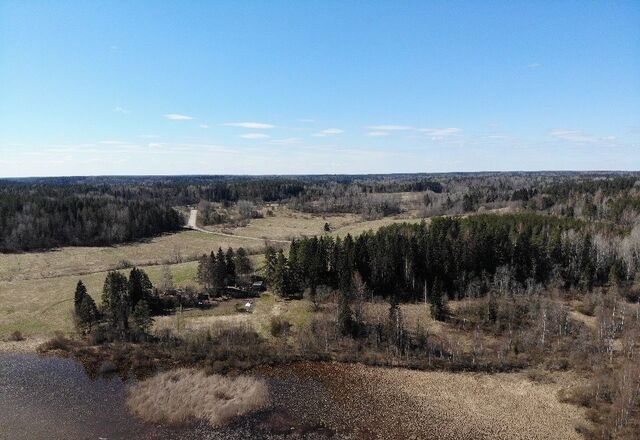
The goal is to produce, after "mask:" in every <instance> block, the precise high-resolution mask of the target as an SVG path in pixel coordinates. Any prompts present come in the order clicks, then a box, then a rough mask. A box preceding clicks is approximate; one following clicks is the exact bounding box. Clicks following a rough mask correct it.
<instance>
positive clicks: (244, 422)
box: [0, 353, 341, 440]
mask: <svg viewBox="0 0 640 440" xmlns="http://www.w3.org/2000/svg"><path fill="white" fill-rule="evenodd" d="M285 370H286V368H285ZM276 376H277V375H276ZM264 378H265V380H267V381H268V383H269V387H270V389H271V393H272V407H271V408H270V409H269V410H268V411H264V412H262V413H257V414H253V415H251V416H246V417H242V418H239V419H237V420H236V421H235V422H234V423H232V424H231V425H229V426H226V427H223V428H218V429H214V428H211V427H210V426H209V425H207V424H206V423H204V422H201V423H197V424H191V425H189V426H181V427H167V426H159V425H153V424H148V423H143V422H141V421H139V420H137V419H135V418H134V417H132V416H131V415H130V414H128V412H127V409H126V405H125V398H126V389H127V385H128V384H127V383H126V382H124V381H123V380H121V379H120V378H119V377H118V376H115V375H114V376H112V377H98V378H95V379H93V378H90V377H89V376H88V375H87V374H86V372H85V370H84V368H83V367H82V364H80V363H79V362H77V361H75V360H73V359H67V358H58V357H50V356H39V355H36V354H7V353H0V440H5V439H7V440H9V439H10V440H23V439H24V440H40V439H43V440H44V439H46V440H56V439H65V440H67V439H81V440H82V439H104V440H111V439H142V440H144V439H159V440H173V439H181V440H182V439H184V440H189V439H198V440H202V439H207V440H240V439H242V440H245V439H283V438H290V437H292V436H293V437H295V438H305V439H310V440H316V439H321V440H322V439H327V438H334V439H335V438H340V437H341V436H336V435H335V433H332V432H330V431H328V430H327V429H326V428H324V427H322V426H321V424H320V423H319V422H320V421H319V420H318V419H317V417H315V415H317V414H324V413H326V412H327V411H328V408H325V407H326V406H327V405H328V402H329V401H330V399H327V398H326V396H325V390H324V388H323V387H321V386H320V385H319V384H318V383H317V382H315V381H309V380H299V379H295V378H291V377H287V378H278V377H264ZM320 408H322V410H320Z"/></svg>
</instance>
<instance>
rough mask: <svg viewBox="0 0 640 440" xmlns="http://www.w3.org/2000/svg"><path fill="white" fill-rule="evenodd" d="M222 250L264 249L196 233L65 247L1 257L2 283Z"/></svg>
mask: <svg viewBox="0 0 640 440" xmlns="http://www.w3.org/2000/svg"><path fill="white" fill-rule="evenodd" d="M218 247H222V248H223V249H226V248H227V247H233V248H234V249H236V248H238V247H244V248H245V249H247V250H257V249H261V248H263V247H264V245H263V244H262V243H260V242H259V241H255V240H246V239H242V238H239V237H222V236H218V235H213V234H207V233H203V232H197V231H184V232H178V233H176V234H167V235H163V236H160V237H156V238H153V239H151V240H149V241H145V242H138V243H128V244H123V245H118V246H109V247H64V248H60V249H54V250H51V251H46V252H26V253H22V254H0V281H20V280H27V279H40V278H52V277H59V276H65V275H77V274H87V273H94V272H103V271H107V270H110V269H115V268H118V267H119V266H120V265H121V264H122V263H123V262H128V263H130V264H134V265H137V266H148V265H160V264H164V263H177V262H180V260H181V259H182V260H185V259H189V258H190V257H193V256H199V255H202V254H203V253H209V252H211V251H212V250H216V249H218Z"/></svg>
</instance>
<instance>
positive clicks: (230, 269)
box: [225, 248, 236, 286]
mask: <svg viewBox="0 0 640 440" xmlns="http://www.w3.org/2000/svg"><path fill="white" fill-rule="evenodd" d="M235 258H236V257H235V253H234V252H233V249H232V248H228V249H227V255H226V256H225V265H226V277H225V282H226V285H228V286H233V285H235V284H236V261H235Z"/></svg>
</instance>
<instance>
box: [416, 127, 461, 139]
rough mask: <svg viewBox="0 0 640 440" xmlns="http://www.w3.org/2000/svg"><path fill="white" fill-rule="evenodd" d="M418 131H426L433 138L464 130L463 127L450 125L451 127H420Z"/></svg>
mask: <svg viewBox="0 0 640 440" xmlns="http://www.w3.org/2000/svg"><path fill="white" fill-rule="evenodd" d="M418 131H421V132H423V133H426V134H427V135H429V136H430V137H431V139H434V140H435V139H443V138H446V137H450V136H454V135H457V134H460V133H461V132H462V129H461V128H455V127H449V128H419V129H418Z"/></svg>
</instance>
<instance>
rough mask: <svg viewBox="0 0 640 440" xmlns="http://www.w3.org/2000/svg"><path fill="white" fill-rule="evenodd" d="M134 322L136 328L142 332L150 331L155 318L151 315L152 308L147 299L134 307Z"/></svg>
mask: <svg viewBox="0 0 640 440" xmlns="http://www.w3.org/2000/svg"><path fill="white" fill-rule="evenodd" d="M132 317H133V322H134V323H135V325H136V328H137V329H138V331H139V332H141V333H148V332H149V329H150V328H151V325H152V324H153V318H152V317H151V309H149V304H147V301H145V300H141V301H140V302H138V304H137V305H136V307H135V308H134V309H133V314H132Z"/></svg>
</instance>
